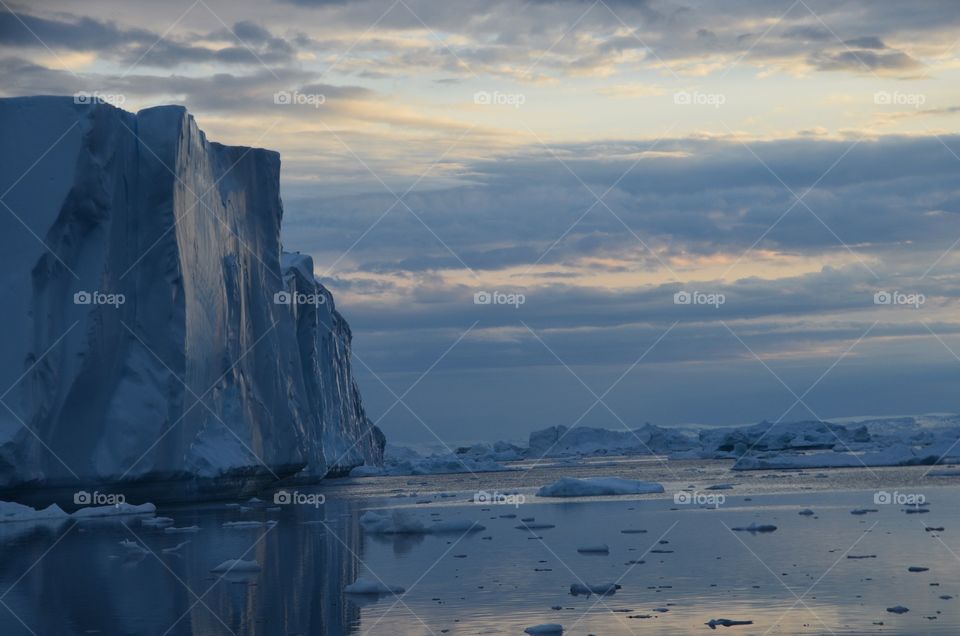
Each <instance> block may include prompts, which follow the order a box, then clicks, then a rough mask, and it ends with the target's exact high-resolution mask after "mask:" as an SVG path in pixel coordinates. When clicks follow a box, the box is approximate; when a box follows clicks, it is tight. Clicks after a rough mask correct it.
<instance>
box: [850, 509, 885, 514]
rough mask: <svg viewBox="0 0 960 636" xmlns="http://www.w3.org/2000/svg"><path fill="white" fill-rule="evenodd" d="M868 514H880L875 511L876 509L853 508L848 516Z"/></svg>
mask: <svg viewBox="0 0 960 636" xmlns="http://www.w3.org/2000/svg"><path fill="white" fill-rule="evenodd" d="M868 512H880V511H879V510H877V509H876V508H854V509H853V510H851V511H850V514H852V515H865V514H867V513H868Z"/></svg>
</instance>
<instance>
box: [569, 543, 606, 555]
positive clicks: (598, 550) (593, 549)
mask: <svg viewBox="0 0 960 636" xmlns="http://www.w3.org/2000/svg"><path fill="white" fill-rule="evenodd" d="M577 552H581V553H584V554H608V553H609V552H610V546H608V545H607V544H606V543H598V544H596V545H584V546H580V547H579V548H577Z"/></svg>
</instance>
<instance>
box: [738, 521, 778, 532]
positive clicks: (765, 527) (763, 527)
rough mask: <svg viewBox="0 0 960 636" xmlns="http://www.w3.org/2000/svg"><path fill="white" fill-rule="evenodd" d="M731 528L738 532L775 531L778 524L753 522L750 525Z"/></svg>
mask: <svg viewBox="0 0 960 636" xmlns="http://www.w3.org/2000/svg"><path fill="white" fill-rule="evenodd" d="M731 529H732V530H736V531H737V532H749V533H751V534H754V533H757V532H773V531H774V530H776V529H777V526H774V525H770V524H768V523H751V524H750V525H749V526H746V527H742V528H731Z"/></svg>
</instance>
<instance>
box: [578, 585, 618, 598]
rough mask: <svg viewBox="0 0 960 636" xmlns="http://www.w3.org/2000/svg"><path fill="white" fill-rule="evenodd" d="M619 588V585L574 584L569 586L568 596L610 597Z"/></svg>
mask: <svg viewBox="0 0 960 636" xmlns="http://www.w3.org/2000/svg"><path fill="white" fill-rule="evenodd" d="M620 588H621V586H620V585H617V584H616V583H597V584H595V585H592V584H590V583H574V584H573V585H571V586H570V594H572V595H573V596H580V595H586V596H589V595H591V594H598V595H600V596H610V595H612V594H616V592H617V590H619V589H620Z"/></svg>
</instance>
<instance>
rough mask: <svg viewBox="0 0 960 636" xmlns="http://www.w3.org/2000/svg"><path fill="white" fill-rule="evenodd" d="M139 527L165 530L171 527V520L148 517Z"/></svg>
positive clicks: (168, 518)
mask: <svg viewBox="0 0 960 636" xmlns="http://www.w3.org/2000/svg"><path fill="white" fill-rule="evenodd" d="M140 525H142V526H145V527H147V528H166V527H167V526H172V525H173V519H171V518H170V517H150V518H148V519H144V520H142V521H141V522H140Z"/></svg>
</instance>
